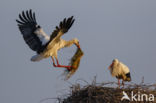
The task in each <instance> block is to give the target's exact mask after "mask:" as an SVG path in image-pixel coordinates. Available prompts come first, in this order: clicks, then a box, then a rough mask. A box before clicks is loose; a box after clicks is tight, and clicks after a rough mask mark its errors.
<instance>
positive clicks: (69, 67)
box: [53, 63, 72, 71]
mask: <svg viewBox="0 0 156 103" xmlns="http://www.w3.org/2000/svg"><path fill="white" fill-rule="evenodd" d="M53 66H54V67H59V68H61V67H63V68H67V70H68V71H70V70H71V68H72V67H71V66H66V65H60V64H58V65H56V64H55V63H53Z"/></svg>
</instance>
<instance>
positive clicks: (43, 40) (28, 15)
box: [16, 10, 80, 70]
mask: <svg viewBox="0 0 156 103" xmlns="http://www.w3.org/2000/svg"><path fill="white" fill-rule="evenodd" d="M16 21H17V23H18V27H19V30H20V32H21V34H22V35H23V38H24V40H25V42H26V44H28V46H29V47H30V48H31V49H32V50H33V51H36V53H37V54H36V55H34V56H32V58H31V61H40V60H42V59H44V58H48V57H51V58H52V61H53V66H54V67H65V68H67V69H68V70H70V68H71V67H70V66H65V65H60V64H59V61H58V58H57V52H58V50H60V49H61V48H64V47H69V46H71V45H73V44H75V45H76V46H77V47H78V48H80V45H79V40H78V39H77V38H74V39H72V40H69V41H66V40H64V39H62V38H61V36H62V35H64V34H65V33H66V32H68V30H69V29H70V27H71V26H72V24H73V23H74V21H75V19H73V16H71V17H69V18H67V19H66V18H64V20H63V21H61V22H60V24H59V26H56V28H55V30H54V31H53V32H52V34H51V36H50V37H49V36H48V35H47V34H46V33H45V32H44V31H43V29H42V27H41V26H40V25H38V24H37V22H36V17H35V13H34V12H32V10H29V11H26V12H24V11H23V12H22V13H21V14H19V20H16ZM54 59H55V60H56V63H57V64H55V60H54Z"/></svg>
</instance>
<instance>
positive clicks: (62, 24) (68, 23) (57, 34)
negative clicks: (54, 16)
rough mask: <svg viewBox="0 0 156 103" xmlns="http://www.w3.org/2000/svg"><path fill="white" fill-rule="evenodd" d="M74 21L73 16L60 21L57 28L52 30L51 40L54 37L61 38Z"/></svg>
mask: <svg viewBox="0 0 156 103" xmlns="http://www.w3.org/2000/svg"><path fill="white" fill-rule="evenodd" d="M74 21H75V19H73V16H71V17H69V18H68V19H66V18H64V20H63V21H61V22H60V24H59V26H56V28H55V30H54V31H53V32H52V34H51V36H50V41H51V40H53V39H54V38H57V39H59V38H60V37H61V36H62V35H63V34H64V33H66V32H68V30H69V29H70V27H71V26H72V24H73V23H74Z"/></svg>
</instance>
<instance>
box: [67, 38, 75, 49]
mask: <svg viewBox="0 0 156 103" xmlns="http://www.w3.org/2000/svg"><path fill="white" fill-rule="evenodd" d="M73 44H75V40H74V39H72V40H68V41H65V47H70V46H72V45H73Z"/></svg>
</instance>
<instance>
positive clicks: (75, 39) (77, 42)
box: [73, 38, 80, 48]
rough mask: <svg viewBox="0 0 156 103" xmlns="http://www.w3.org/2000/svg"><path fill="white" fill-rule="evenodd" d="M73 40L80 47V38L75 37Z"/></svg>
mask: <svg viewBox="0 0 156 103" xmlns="http://www.w3.org/2000/svg"><path fill="white" fill-rule="evenodd" d="M73 42H74V44H75V45H76V46H77V47H78V48H80V44H79V40H78V39H77V38H74V39H73Z"/></svg>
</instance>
